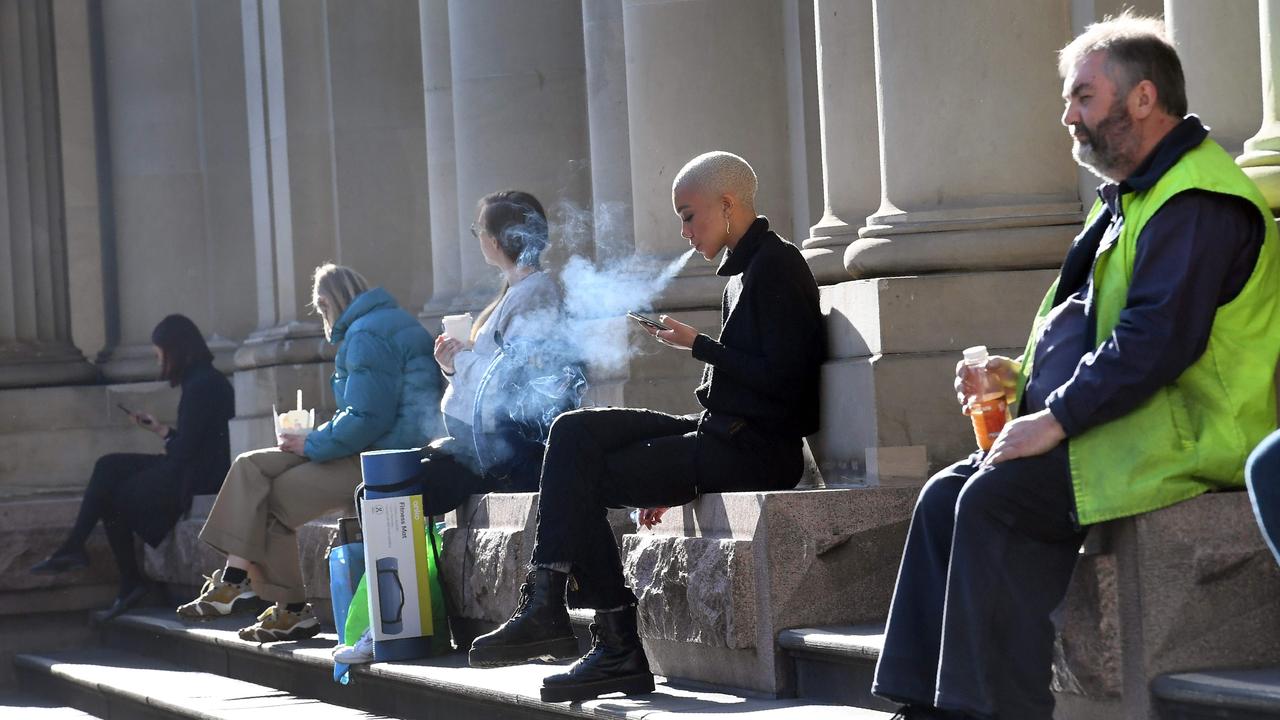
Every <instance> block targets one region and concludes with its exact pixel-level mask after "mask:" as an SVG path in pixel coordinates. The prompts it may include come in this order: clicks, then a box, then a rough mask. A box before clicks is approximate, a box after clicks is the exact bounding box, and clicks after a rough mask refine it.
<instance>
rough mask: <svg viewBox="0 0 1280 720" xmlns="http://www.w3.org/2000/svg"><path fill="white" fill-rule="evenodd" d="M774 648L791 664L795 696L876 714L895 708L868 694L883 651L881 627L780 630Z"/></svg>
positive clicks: (895, 706)
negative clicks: (848, 706)
mask: <svg viewBox="0 0 1280 720" xmlns="http://www.w3.org/2000/svg"><path fill="white" fill-rule="evenodd" d="M778 645H779V646H780V647H781V648H782V649H783V651H784V652H786V653H787V655H788V656H789V657H790V658H791V660H792V662H794V663H795V672H796V695H797V696H799V697H801V698H804V699H806V700H810V701H815V702H828V703H839V704H842V705H854V706H857V707H866V708H874V709H879V710H894V709H896V708H897V705H895V704H894V703H891V702H888V701H886V700H884V699H881V698H878V697H876V696H874V695H872V694H871V681H872V679H873V678H874V676H875V671H876V661H877V660H879V659H880V651H881V649H882V648H883V647H884V625H843V626H834V627H819V628H795V629H793V630H783V631H782V632H780V633H778Z"/></svg>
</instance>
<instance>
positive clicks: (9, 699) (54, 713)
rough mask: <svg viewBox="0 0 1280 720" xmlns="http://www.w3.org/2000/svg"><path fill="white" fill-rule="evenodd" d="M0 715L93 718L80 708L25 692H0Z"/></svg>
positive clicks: (32, 719)
mask: <svg viewBox="0 0 1280 720" xmlns="http://www.w3.org/2000/svg"><path fill="white" fill-rule="evenodd" d="M0 717H3V718H13V719H14V720H19V719H21V720H93V718H95V717H97V716H96V715H90V714H89V713H87V712H84V711H82V710H77V709H75V708H73V707H67V706H66V705H63V704H62V703H61V702H59V701H57V700H49V699H47V698H41V697H37V696H35V695H30V694H27V693H0Z"/></svg>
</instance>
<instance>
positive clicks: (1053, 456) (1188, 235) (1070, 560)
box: [874, 13, 1280, 720]
mask: <svg viewBox="0 0 1280 720" xmlns="http://www.w3.org/2000/svg"><path fill="white" fill-rule="evenodd" d="M1059 71H1060V73H1061V74H1062V76H1063V78H1064V83H1063V90H1062V96H1063V100H1064V101H1065V103H1066V108H1065V111H1064V112H1063V115H1062V123H1063V125H1065V126H1066V127H1067V128H1068V131H1069V132H1070V134H1071V136H1072V138H1073V139H1074V142H1075V146H1074V153H1073V154H1074V156H1075V158H1076V160H1077V161H1078V162H1079V163H1080V164H1081V165H1084V166H1085V167H1087V168H1089V169H1090V170H1092V171H1093V172H1095V173H1096V174H1097V175H1099V176H1100V177H1102V178H1103V180H1104V183H1103V184H1102V185H1101V186H1100V187H1099V189H1098V199H1097V201H1096V202H1095V203H1094V205H1093V210H1092V212H1090V214H1089V217H1088V220H1087V221H1086V223H1085V227H1084V229H1083V231H1082V232H1081V233H1080V234H1079V235H1078V236H1077V237H1076V239H1075V241H1074V242H1073V243H1072V245H1071V248H1070V250H1069V251H1068V253H1067V257H1066V259H1065V261H1064V263H1063V267H1062V271H1061V273H1060V275H1059V277H1058V280H1057V282H1055V283H1054V285H1053V286H1052V287H1051V288H1050V289H1049V292H1048V294H1047V296H1046V297H1045V300H1044V303H1043V304H1042V305H1041V307H1040V310H1039V312H1038V314H1037V316H1036V319H1035V322H1034V324H1033V325H1032V329H1031V334H1030V338H1029V339H1028V342H1027V348H1026V352H1025V353H1024V354H1023V356H1022V357H1021V358H1019V359H1017V360H1013V359H1010V358H1002V357H997V358H992V359H991V361H990V362H989V363H988V365H987V368H986V369H987V371H988V372H991V373H995V374H996V375H997V376H999V377H1000V379H1001V380H1003V381H1004V383H1005V385H1006V387H1007V388H1009V393H1010V396H1011V397H1012V398H1013V400H1014V404H1013V407H1015V408H1016V409H1017V419H1015V420H1013V421H1012V422H1010V423H1009V424H1008V425H1006V426H1005V428H1004V430H1003V431H1002V433H1001V435H1000V436H999V438H997V440H996V441H995V443H994V445H993V446H992V448H991V450H990V451H988V452H987V453H986V454H985V455H983V454H981V453H978V454H975V455H974V456H973V457H970V458H969V459H967V460H965V461H963V462H960V463H957V464H956V465H953V466H951V467H950V468H947V469H946V470H944V471H942V472H940V473H939V474H937V475H935V476H934V477H933V478H932V479H930V480H929V482H928V483H927V484H926V485H925V487H924V489H923V491H922V492H921V494H920V498H919V500H918V501H917V505H916V509H915V513H914V515H913V517H912V522H911V529H910V532H909V534H908V539H907V546H906V549H905V551H904V553H903V559H902V568H901V570H900V572H899V575H898V584H897V588H896V589H895V592H894V598H893V605H892V608H891V610H890V614H889V622H888V627H887V629H886V635H885V644H884V651H883V654H882V655H881V657H880V663H879V666H878V668H877V670H876V680H875V686H874V691H875V692H876V693H877V694H879V695H881V696H883V697H886V698H889V699H892V700H895V701H898V702H900V703H903V704H904V705H905V707H904V708H903V710H902V713H901V715H902V717H905V718H911V719H918V718H992V717H999V718H1001V719H1004V718H1017V719H1018V720H1041V719H1043V720H1049V719H1050V718H1052V716H1053V705H1054V702H1053V695H1052V693H1051V692H1050V690H1049V681H1050V673H1051V663H1052V650H1053V636H1054V629H1053V625H1052V623H1051V621H1050V617H1049V616H1050V613H1051V612H1052V611H1053V609H1054V608H1055V607H1056V606H1057V605H1058V604H1059V603H1060V602H1061V600H1062V598H1063V596H1064V595H1065V593H1066V589H1067V583H1068V581H1069V580H1070V578H1071V572H1072V569H1073V567H1074V566H1075V560H1076V555H1077V551H1078V549H1079V547H1080V544H1081V542H1082V541H1083V539H1084V532H1085V529H1086V528H1087V527H1088V526H1089V525H1091V524H1093V523H1098V522H1102V521H1104V520H1110V519H1113V518H1120V517H1126V516H1130V515H1135V514H1138V513H1142V512H1147V511H1150V510H1155V509H1157V508H1161V507H1165V506H1168V505H1171V504H1173V503H1176V502H1179V501H1182V500H1186V499H1188V498H1191V497H1194V496H1196V495H1199V494H1200V493H1203V492H1205V491H1208V490H1212V489H1222V488H1240V487H1243V481H1244V477H1243V469H1244V462H1245V458H1246V457H1247V455H1248V453H1249V451H1250V450H1251V449H1252V448H1253V446H1254V445H1256V444H1257V443H1258V442H1259V441H1260V440H1261V439H1262V438H1263V437H1265V436H1266V434H1267V433H1268V431H1269V430H1271V429H1272V428H1273V427H1274V426H1275V420H1276V407H1275V389H1274V380H1273V376H1274V372H1275V369H1276V362H1277V359H1280V293H1278V292H1277V288H1280V255H1278V254H1277V251H1276V242H1277V232H1276V224H1275V222H1274V220H1273V217H1272V214H1271V210H1270V208H1269V207H1268V205H1267V203H1266V202H1265V201H1264V200H1263V198H1262V195H1261V194H1260V193H1259V191H1258V189H1257V187H1256V186H1255V185H1254V184H1253V182H1252V181H1250V180H1249V178H1248V177H1247V176H1245V175H1244V173H1243V172H1241V171H1240V169H1239V168H1238V167H1237V166H1236V164H1235V163H1234V162H1233V160H1232V158H1231V157H1230V156H1229V155H1227V153H1226V152H1224V151H1223V150H1222V148H1221V147H1219V146H1218V144H1217V143H1215V142H1214V141H1212V140H1210V139H1208V137H1207V136H1208V129H1207V128H1206V127H1205V126H1204V125H1202V124H1201V122H1200V120H1199V118H1197V117H1196V116H1194V115H1188V114H1187V101H1186V91H1185V82H1184V78H1183V73H1182V66H1181V63H1180V61H1179V59H1178V56H1177V53H1176V51H1175V50H1174V48H1173V45H1172V44H1171V43H1170V41H1169V40H1168V38H1167V37H1166V36H1165V34H1164V28H1163V26H1162V24H1161V23H1160V22H1159V21H1158V20H1154V19H1151V18H1141V17H1135V16H1133V15H1130V14H1127V13H1126V14H1123V15H1121V16H1120V17H1117V18H1113V19H1110V20H1107V21H1104V22H1102V23H1098V24H1095V25H1092V26H1090V27H1089V28H1087V29H1086V30H1085V32H1084V33H1083V34H1081V35H1080V36H1079V37H1077V38H1076V39H1075V40H1074V41H1072V42H1071V43H1070V44H1068V45H1067V46H1066V47H1065V48H1063V50H1062V51H1061V53H1060V63H1059ZM957 376H958V377H957V382H956V388H957V392H958V393H959V395H960V398H961V402H966V400H967V396H969V395H971V394H972V393H974V392H975V391H976V388H977V385H976V383H975V382H974V378H973V377H972V373H962V372H959V371H958V372H957Z"/></svg>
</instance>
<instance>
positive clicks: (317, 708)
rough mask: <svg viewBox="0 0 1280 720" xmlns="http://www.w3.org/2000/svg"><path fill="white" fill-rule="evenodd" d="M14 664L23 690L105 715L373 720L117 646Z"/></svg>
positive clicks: (32, 657) (23, 659)
mask: <svg viewBox="0 0 1280 720" xmlns="http://www.w3.org/2000/svg"><path fill="white" fill-rule="evenodd" d="M14 662H15V663H16V665H17V669H18V676H19V678H21V680H22V681H23V686H24V687H26V688H29V689H32V690H36V691H38V692H40V693H41V694H42V695H44V696H45V697H57V698H58V699H59V700H60V701H62V702H66V703H68V704H70V705H71V706H73V707H76V708H78V709H80V710H83V711H85V712H91V713H93V715H95V716H97V717H102V718H121V717H129V718H148V719H149V718H192V720H240V719H242V718H253V717H263V716H274V717H289V716H291V715H294V714H296V716H299V717H300V716H303V715H305V716H306V717H308V718H316V719H317V720H345V719H346V718H369V717H371V716H370V715H369V714H367V713H365V712H363V711H360V710H356V709H352V708H347V707H342V706H339V705H330V704H328V703H323V702H319V701H316V700H312V699H309V698H305V697H298V696H295V695H290V694H289V693H286V692H282V691H280V690H276V689H274V688H270V687H266V686H263V685H258V684H255V683H251V682H246V681H244V680H237V679H233V678H228V677H223V676H222V675H219V674H216V673H208V672H197V671H193V670H190V669H188V668H185V667H183V666H181V665H175V664H173V663H168V662H165V661H163V660H157V659H155V658H149V657H145V656H140V655H135V654H132V653H128V652H124V651H121V650H115V649H106V648H94V649H90V650H71V651H64V652H57V653H48V654H40V655H35V654H30V655H19V656H18V657H17V658H15V660H14ZM374 717H376V716H374Z"/></svg>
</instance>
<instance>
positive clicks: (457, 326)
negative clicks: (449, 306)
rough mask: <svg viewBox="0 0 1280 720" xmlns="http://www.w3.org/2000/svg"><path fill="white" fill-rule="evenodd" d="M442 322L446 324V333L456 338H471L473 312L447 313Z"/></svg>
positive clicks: (463, 339) (465, 339) (464, 340)
mask: <svg viewBox="0 0 1280 720" xmlns="http://www.w3.org/2000/svg"><path fill="white" fill-rule="evenodd" d="M440 323H441V324H442V325H444V334H445V335H448V336H449V337H451V338H453V339H455V340H462V341H463V342H466V341H467V340H469V339H470V338H471V323H472V319H471V313H462V314H461V315H445V316H444V317H443V318H441V319H440Z"/></svg>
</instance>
